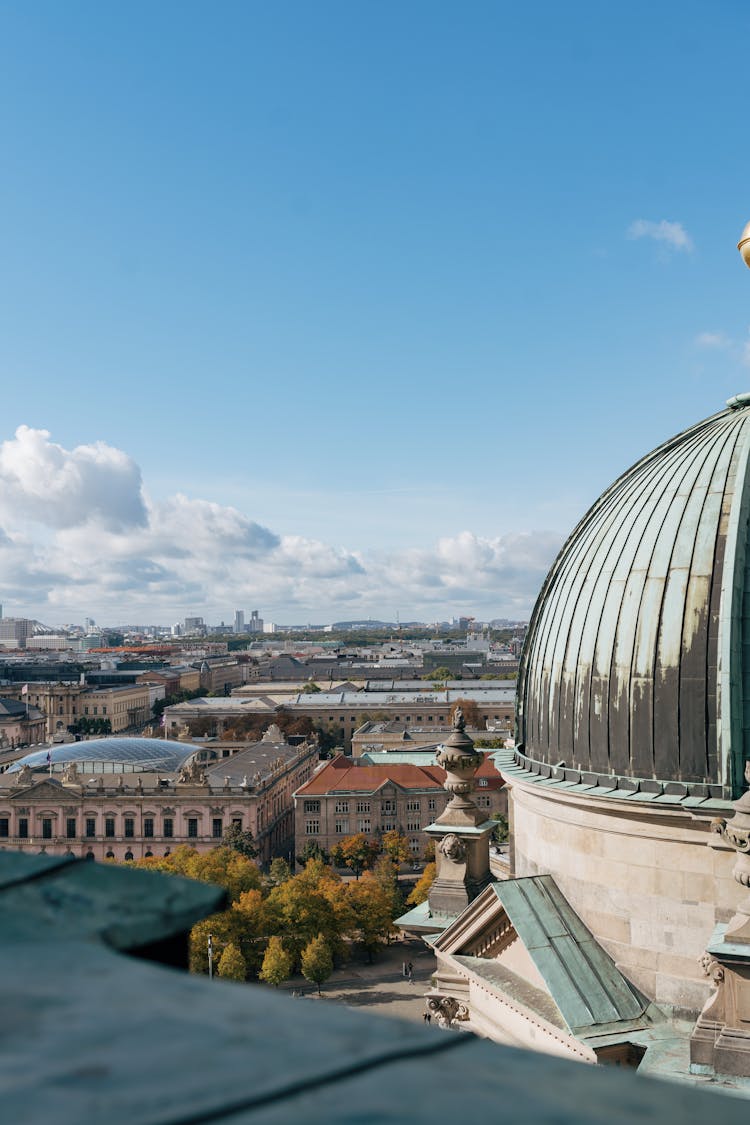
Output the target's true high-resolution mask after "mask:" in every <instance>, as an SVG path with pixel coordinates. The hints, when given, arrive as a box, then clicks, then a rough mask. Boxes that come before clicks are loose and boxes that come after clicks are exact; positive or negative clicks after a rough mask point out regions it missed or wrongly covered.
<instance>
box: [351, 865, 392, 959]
mask: <svg viewBox="0 0 750 1125" xmlns="http://www.w3.org/2000/svg"><path fill="white" fill-rule="evenodd" d="M347 898H348V900H349V905H350V907H351V910H352V915H353V921H354V931H353V936H354V937H355V938H357V939H358V940H359V941H360V942H361V943H362V945H363V947H364V949H365V950H366V952H367V957H368V960H369V961H370V963H372V960H373V954H375V953H376V952H377V951H378V950H379V949H380V948H381V947H382V946H383V945H385V944H386V942H387V941H388V938H389V936H390V933H391V930H392V929H393V923H392V918H393V915H392V913H391V907H392V900H391V896H390V895H389V894H388V892H387V891H386V890H385V889H384V888H383V887H382V886H381V885H380V884H379V882H378V880H377V879H376V878H375V876H374V875H373V874H372V873H371V872H369V871H368V872H366V873H365V875H364V878H363V879H362V880H361V882H357V883H350V884H349V886H348V887H347Z"/></svg>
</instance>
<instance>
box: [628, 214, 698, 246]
mask: <svg viewBox="0 0 750 1125" xmlns="http://www.w3.org/2000/svg"><path fill="white" fill-rule="evenodd" d="M628 238H651V239H653V240H654V241H655V242H663V243H666V245H667V246H669V247H670V248H671V249H672V250H688V251H689V250H692V249H693V240H692V238H691V237H690V235H689V234H688V232H687V231H686V230H685V228H684V227H683V225H682V223H671V222H669V221H668V220H667V219H660V220H659V222H653V221H652V220H651V219H636V220H635V221H634V222H632V223H631V224H630V227H629V228H628Z"/></svg>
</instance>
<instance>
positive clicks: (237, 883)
mask: <svg viewBox="0 0 750 1125" xmlns="http://www.w3.org/2000/svg"><path fill="white" fill-rule="evenodd" d="M135 866H136V867H148V868H151V870H156V871H165V872H166V873H167V874H169V875H185V876H186V877H187V878H188V879H198V880H200V882H202V883H218V884H219V886H221V887H225V888H226V890H227V893H228V896H229V899H230V901H231V902H234V901H235V900H236V899H238V898H239V897H240V895H241V894H242V892H243V891H249V890H259V889H260V887H261V883H262V880H261V874H260V871H259V870H258V867H257V865H256V864H255V863H253V862H252V860H249V859H246V858H245V857H244V856H242V855H240V854H239V852H234V851H232V850H231V848H226V847H220V848H212V849H211V850H210V851H209V852H202V853H201V852H198V851H196V849H195V848H190V847H188V846H187V844H181V845H180V847H178V848H175V850H174V851H173V852H172V853H171V854H170V855H168V856H151V857H150V858H148V859H139V860H137V861H136V863H135Z"/></svg>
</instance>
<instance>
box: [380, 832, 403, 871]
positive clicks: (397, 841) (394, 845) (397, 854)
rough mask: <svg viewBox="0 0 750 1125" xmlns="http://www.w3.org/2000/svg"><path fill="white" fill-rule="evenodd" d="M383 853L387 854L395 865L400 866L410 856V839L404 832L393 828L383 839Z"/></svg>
mask: <svg viewBox="0 0 750 1125" xmlns="http://www.w3.org/2000/svg"><path fill="white" fill-rule="evenodd" d="M381 843H382V849H383V854H384V855H387V856H388V858H389V860H390V861H391V863H392V864H393V865H394V867H400V866H401V864H402V863H406V861H407V859H408V858H409V854H410V853H409V841H408V840H407V838H406V836H404V834H403V832H399V831H398V830H397V829H396V828H392V829H391V830H390V832H386V833H385V834H384V836H383V839H382V842H381Z"/></svg>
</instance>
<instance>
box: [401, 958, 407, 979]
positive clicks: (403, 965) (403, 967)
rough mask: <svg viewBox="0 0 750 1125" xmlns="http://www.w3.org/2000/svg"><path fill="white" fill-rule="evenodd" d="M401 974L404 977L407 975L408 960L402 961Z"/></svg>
mask: <svg viewBox="0 0 750 1125" xmlns="http://www.w3.org/2000/svg"><path fill="white" fill-rule="evenodd" d="M401 976H402V977H405V976H406V961H402V963H401Z"/></svg>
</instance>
